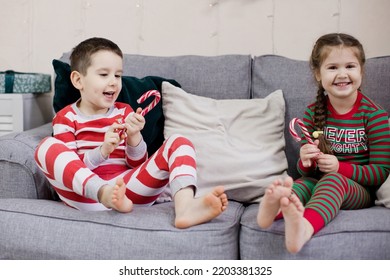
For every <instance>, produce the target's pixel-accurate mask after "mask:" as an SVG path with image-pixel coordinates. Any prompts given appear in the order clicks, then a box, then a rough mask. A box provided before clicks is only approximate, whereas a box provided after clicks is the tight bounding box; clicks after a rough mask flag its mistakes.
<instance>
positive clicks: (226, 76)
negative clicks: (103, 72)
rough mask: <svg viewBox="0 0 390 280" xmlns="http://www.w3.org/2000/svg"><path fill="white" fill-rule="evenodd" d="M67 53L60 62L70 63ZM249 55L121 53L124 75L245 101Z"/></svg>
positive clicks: (249, 70)
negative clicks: (173, 82)
mask: <svg viewBox="0 0 390 280" xmlns="http://www.w3.org/2000/svg"><path fill="white" fill-rule="evenodd" d="M69 55H70V53H64V54H63V55H62V57H61V60H62V61H65V62H69ZM251 62H252V59H251V56H250V55H220V56H196V55H185V56H173V57H162V56H148V55H133V54H124V56H123V71H124V72H123V75H127V76H135V77H138V78H142V77H145V76H160V77H164V78H167V79H173V80H176V81H177V82H179V84H180V85H181V87H182V88H183V90H185V91H187V92H192V93H194V94H197V95H202V96H206V97H211V98H215V99H233V98H237V99H248V98H250V88H251Z"/></svg>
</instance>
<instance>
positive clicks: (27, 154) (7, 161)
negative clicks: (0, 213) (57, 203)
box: [0, 123, 56, 199]
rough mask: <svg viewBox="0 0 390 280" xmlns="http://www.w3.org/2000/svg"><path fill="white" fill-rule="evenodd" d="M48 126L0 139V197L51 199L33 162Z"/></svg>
mask: <svg viewBox="0 0 390 280" xmlns="http://www.w3.org/2000/svg"><path fill="white" fill-rule="evenodd" d="M51 133H52V127H51V124H50V123H48V124H45V125H42V126H40V127H37V128H34V129H31V130H27V131H23V132H20V133H11V134H7V135H4V136H2V137H0V178H1V180H0V198H35V199H55V197H56V196H55V193H54V191H53V190H52V188H51V187H50V185H49V182H48V181H47V179H46V177H45V176H44V175H43V173H42V171H41V170H40V169H39V168H38V166H37V165H36V163H35V160H34V152H35V149H36V147H37V146H38V144H39V142H40V141H41V140H42V139H43V138H44V137H46V136H49V135H51Z"/></svg>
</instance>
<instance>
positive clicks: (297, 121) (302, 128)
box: [289, 118, 314, 144]
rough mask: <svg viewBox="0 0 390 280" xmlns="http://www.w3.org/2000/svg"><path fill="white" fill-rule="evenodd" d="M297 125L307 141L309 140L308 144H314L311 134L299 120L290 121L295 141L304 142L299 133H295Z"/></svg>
mask: <svg viewBox="0 0 390 280" xmlns="http://www.w3.org/2000/svg"><path fill="white" fill-rule="evenodd" d="M295 124H298V126H299V128H300V129H301V130H302V133H303V135H304V136H305V139H306V140H307V142H308V143H309V144H314V142H313V140H312V139H311V137H310V134H309V132H308V131H307V128H306V127H305V125H304V124H303V121H302V120H300V119H298V118H293V119H292V120H291V121H290V126H289V128H290V134H291V136H292V137H294V139H295V140H296V141H297V142H300V141H302V138H301V137H300V136H299V135H298V133H297V132H296V131H295V128H294V127H295Z"/></svg>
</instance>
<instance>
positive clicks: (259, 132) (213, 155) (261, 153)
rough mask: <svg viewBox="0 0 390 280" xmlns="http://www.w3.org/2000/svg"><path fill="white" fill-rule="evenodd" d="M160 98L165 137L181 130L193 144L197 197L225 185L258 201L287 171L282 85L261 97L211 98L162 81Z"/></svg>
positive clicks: (232, 193)
mask: <svg viewBox="0 0 390 280" xmlns="http://www.w3.org/2000/svg"><path fill="white" fill-rule="evenodd" d="M162 101H163V103H162V105H163V113H164V116H165V126H164V137H165V138H168V137H169V136H170V135H172V134H181V135H183V136H185V137H187V138H189V139H190V140H191V141H192V143H193V144H194V146H195V150H196V154H197V172H198V192H197V194H196V196H197V197H198V196H201V195H203V194H205V193H207V192H209V191H210V190H211V189H212V188H213V187H214V186H217V185H224V186H225V189H226V190H227V195H228V197H229V199H233V200H237V201H240V202H258V201H259V200H260V198H261V196H263V194H264V190H265V188H266V187H268V185H269V184H270V183H272V182H273V181H274V180H275V179H276V178H279V177H285V176H287V172H286V170H287V159H286V155H285V151H284V147H285V139H284V133H283V131H284V114H285V103H284V98H283V93H282V91H281V90H278V91H275V92H273V93H271V94H270V95H269V96H267V97H266V98H264V99H234V100H232V99H230V100H215V99H212V98H207V97H202V96H197V95H193V94H190V93H186V92H185V91H184V90H182V89H181V88H178V87H175V86H173V85H172V84H170V83H168V82H163V83H162Z"/></svg>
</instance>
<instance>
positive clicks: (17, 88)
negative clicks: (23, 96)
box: [0, 70, 51, 93]
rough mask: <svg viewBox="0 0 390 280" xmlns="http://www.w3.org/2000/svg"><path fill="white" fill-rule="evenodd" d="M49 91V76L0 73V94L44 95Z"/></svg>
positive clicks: (8, 71)
mask: <svg viewBox="0 0 390 280" xmlns="http://www.w3.org/2000/svg"><path fill="white" fill-rule="evenodd" d="M50 91H51V75H48V74H42V73H22V72H15V71H12V70H7V71H5V72H0V93H44V92H50Z"/></svg>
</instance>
